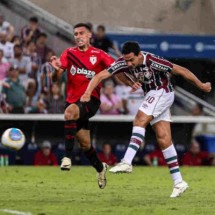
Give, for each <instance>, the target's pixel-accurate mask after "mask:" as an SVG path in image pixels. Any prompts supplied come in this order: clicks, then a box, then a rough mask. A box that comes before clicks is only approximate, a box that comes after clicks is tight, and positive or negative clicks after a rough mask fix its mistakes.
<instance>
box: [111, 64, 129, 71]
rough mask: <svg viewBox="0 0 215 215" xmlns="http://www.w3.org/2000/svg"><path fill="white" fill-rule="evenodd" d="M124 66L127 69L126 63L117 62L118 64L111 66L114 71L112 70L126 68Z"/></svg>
mask: <svg viewBox="0 0 215 215" xmlns="http://www.w3.org/2000/svg"><path fill="white" fill-rule="evenodd" d="M124 66H126V67H127V64H126V63H125V62H117V63H113V64H111V69H112V70H116V69H118V68H119V67H124Z"/></svg>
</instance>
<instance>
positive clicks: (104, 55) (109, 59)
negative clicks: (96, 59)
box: [101, 51, 114, 68]
mask: <svg viewBox="0 0 215 215" xmlns="http://www.w3.org/2000/svg"><path fill="white" fill-rule="evenodd" d="M101 58H102V62H103V65H104V68H108V67H109V66H110V65H111V64H112V63H113V62H114V59H113V58H112V57H111V56H110V55H108V54H107V53H106V52H104V51H102V52H101Z"/></svg>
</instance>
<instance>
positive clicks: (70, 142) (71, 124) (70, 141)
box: [60, 120, 77, 171]
mask: <svg viewBox="0 0 215 215" xmlns="http://www.w3.org/2000/svg"><path fill="white" fill-rule="evenodd" d="M76 130H77V121H75V120H67V121H65V124H64V134H65V156H64V158H63V159H62V161H61V166H60V168H61V170H66V171H69V170H70V169H71V165H72V161H71V157H72V150H73V146H74V141H75V140H74V138H75V134H76Z"/></svg>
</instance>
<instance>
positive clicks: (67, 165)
mask: <svg viewBox="0 0 215 215" xmlns="http://www.w3.org/2000/svg"><path fill="white" fill-rule="evenodd" d="M71 166H72V162H71V159H70V158H68V157H64V158H63V159H62V162H61V166H60V168H61V170H66V171H69V170H70V169H71Z"/></svg>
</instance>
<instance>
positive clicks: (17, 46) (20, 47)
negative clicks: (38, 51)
mask: <svg viewBox="0 0 215 215" xmlns="http://www.w3.org/2000/svg"><path fill="white" fill-rule="evenodd" d="M15 48H19V49H22V46H21V45H19V44H16V45H15V46H14V47H13V49H15Z"/></svg>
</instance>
